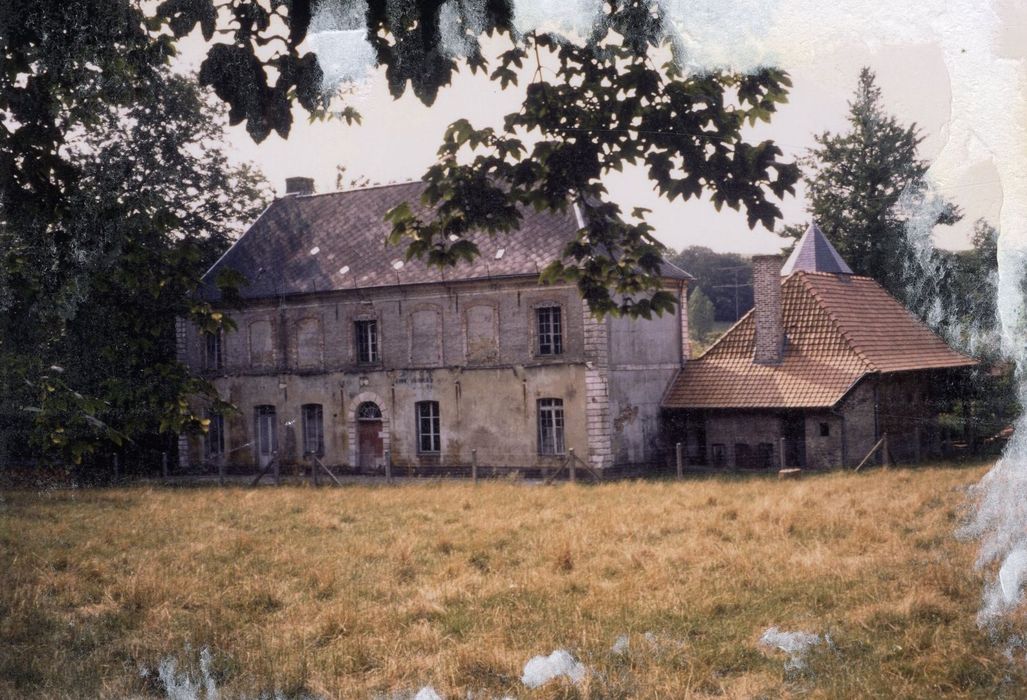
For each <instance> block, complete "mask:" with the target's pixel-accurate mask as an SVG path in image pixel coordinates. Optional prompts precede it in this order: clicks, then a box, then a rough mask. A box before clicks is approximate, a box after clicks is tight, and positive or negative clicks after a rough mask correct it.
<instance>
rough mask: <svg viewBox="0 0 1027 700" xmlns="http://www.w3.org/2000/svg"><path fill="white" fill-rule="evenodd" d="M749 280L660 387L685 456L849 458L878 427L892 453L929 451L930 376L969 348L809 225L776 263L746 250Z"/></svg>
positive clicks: (944, 376) (738, 460) (671, 435)
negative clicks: (747, 288)
mask: <svg viewBox="0 0 1027 700" xmlns="http://www.w3.org/2000/svg"><path fill="white" fill-rule="evenodd" d="M753 284H754V288H755V289H754V292H755V308H753V309H752V310H751V311H750V312H749V313H748V314H746V315H745V316H743V317H742V318H741V319H740V320H739V321H738V322H737V323H736V324H735V325H734V326H733V327H732V328H731V329H730V330H728V331H727V332H726V333H725V334H724V335H723V336H722V337H721V338H720V339H719V340H718V342H716V343H715V344H714V345H713V346H711V347H710V348H709V349H708V350H707V351H706V352H705V353H704V354H703V355H702V356H701V357H699V358H698V359H696V360H693V361H690V362H688V363H687V364H686V366H685V367H684V368H683V369H682V370H681V372H680V373H679V374H678V376H677V377H676V378H675V379H674V381H673V383H672V384H671V386H670V388H669V389H668V391H667V394H666V396H665V397H664V400H663V406H664V409H665V425H666V430H667V432H668V440H669V441H671V442H675V441H680V442H682V443H684V451H685V455H686V456H687V459H688V462H689V463H690V464H701V465H709V466H714V467H735V468H780V467H782V466H788V467H792V466H797V467H814V468H816V467H837V466H843V465H844V466H855V465H856V464H858V463H859V462H860V461H861V460H862V459H863V458H864V456H866V455H867V454H868V452H869V451H870V450H871V448H873V447H874V446H875V445H876V444H877V442H878V441H879V439H880V438H881V437H882V436H883V435H884V434H885V433H887V435H888V442H887V444H888V447H889V450H890V453H891V455H892V457H893V458H894V459H895V460H896V461H899V462H915V461H920V460H921V459H924V458H927V457H929V456H935V455H936V454H937V453H938V451H939V439H938V434H939V431H938V426H937V412H938V409H937V403H936V402H935V401H934V400H933V398H934V397H935V396H936V395H937V387H938V386H939V384H940V383H942V382H946V381H948V380H949V379H951V373H954V372H960V371H965V369H966V368H968V367H970V366H972V365H974V364H975V361H974V360H973V359H971V358H969V357H966V356H965V355H962V354H960V353H958V352H956V351H955V350H953V349H951V348H950V347H949V346H948V345H946V343H945V342H944V341H943V340H942V339H941V338H939V337H938V336H937V335H935V334H934V333H933V332H932V331H931V330H930V329H929V328H928V327H927V326H925V325H924V324H923V323H921V322H920V321H919V320H918V319H916V318H915V317H914V316H913V315H912V314H911V313H910V312H909V311H908V310H907V309H905V308H904V307H903V306H902V305H901V304H900V303H899V302H898V301H897V300H896V299H895V298H894V297H892V296H891V295H890V294H888V293H887V292H886V291H885V290H884V289H883V288H882V287H881V286H880V285H879V284H878V283H877V282H875V281H874V280H873V279H870V278H869V277H861V276H857V275H854V274H853V273H852V270H851V269H850V268H849V266H848V265H847V264H846V263H845V261H844V260H842V258H841V256H840V255H839V254H838V252H837V251H836V250H835V249H834V247H833V246H832V245H831V243H830V242H829V241H828V240H827V238H826V237H825V236H824V234H823V233H822V232H821V231H820V229H819V228H818V227H817V226H816V225H815V224H814V225H812V226H811V227H810V228H809V229H808V230H807V231H806V233H805V235H803V237H802V238H801V239H800V240H799V242H798V243H797V244H796V246H795V248H794V250H793V251H792V254H791V256H790V257H789V258H788V260H787V262H785V263H784V265H783V266H782V263H781V258H780V257H779V256H756V257H755V258H754V260H753Z"/></svg>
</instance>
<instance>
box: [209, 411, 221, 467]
mask: <svg viewBox="0 0 1027 700" xmlns="http://www.w3.org/2000/svg"><path fill="white" fill-rule="evenodd" d="M207 420H209V421H210V423H209V424H208V425H207V435H206V436H205V437H204V444H205V448H206V453H207V457H208V459H216V458H218V457H221V456H222V455H224V454H225V417H224V416H222V415H220V414H218V413H210V412H208V413H207Z"/></svg>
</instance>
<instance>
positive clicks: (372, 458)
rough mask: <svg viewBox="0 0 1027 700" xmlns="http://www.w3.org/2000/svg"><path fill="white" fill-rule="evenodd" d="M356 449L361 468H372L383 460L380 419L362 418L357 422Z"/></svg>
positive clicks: (383, 448)
mask: <svg viewBox="0 0 1027 700" xmlns="http://www.w3.org/2000/svg"><path fill="white" fill-rule="evenodd" d="M357 451H358V453H359V455H358V463H359V466H360V468H361V469H362V470H363V469H373V468H375V467H377V466H378V465H379V464H381V463H382V462H383V461H384V458H385V444H384V442H383V441H382V422H381V421H380V420H362V421H360V422H359V423H357Z"/></svg>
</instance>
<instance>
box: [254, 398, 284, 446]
mask: <svg viewBox="0 0 1027 700" xmlns="http://www.w3.org/2000/svg"><path fill="white" fill-rule="evenodd" d="M266 415H269V416H273V418H274V420H273V421H271V431H270V433H268V447H270V451H269V452H263V451H262V449H261V448H262V445H261V444H260V438H262V437H264V434H263V433H262V432H261V430H260V419H261V418H262V417H263V416H266ZM253 432H254V436H253V438H254V442H255V443H256V445H255V446H256V448H257V454H258V455H268V456H271V457H273V456H274V455H275V454H277V452H278V408H277V407H276V406H275V405H274V404H257V405H256V406H254V407H253Z"/></svg>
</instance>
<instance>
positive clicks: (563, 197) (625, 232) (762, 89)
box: [386, 0, 798, 317]
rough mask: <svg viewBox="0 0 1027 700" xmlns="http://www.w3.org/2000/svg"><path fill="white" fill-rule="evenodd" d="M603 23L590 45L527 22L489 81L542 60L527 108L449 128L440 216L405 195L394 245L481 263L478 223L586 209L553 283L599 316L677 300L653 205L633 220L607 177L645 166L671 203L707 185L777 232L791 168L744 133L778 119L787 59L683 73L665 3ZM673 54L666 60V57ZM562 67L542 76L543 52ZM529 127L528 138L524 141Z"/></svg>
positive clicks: (502, 223)
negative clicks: (472, 236) (665, 285)
mask: <svg viewBox="0 0 1027 700" xmlns="http://www.w3.org/2000/svg"><path fill="white" fill-rule="evenodd" d="M604 19H605V21H604V22H602V23H600V24H598V25H597V27H596V29H595V30H594V32H593V34H592V35H591V36H590V37H588V39H587V40H586V41H584V42H582V43H580V44H579V43H573V42H570V41H564V40H561V39H560V38H559V37H554V36H553V35H551V34H544V33H539V32H528V33H527V34H525V35H524V36H523V37H521V38H520V40H519V41H518V42H517V43H516V44H515V46H514V47H513V48H512V49H510V50H508V51H506V52H504V53H503V54H501V55H500V57H499V66H498V67H497V68H496V69H495V70H494V71H493V73H492V77H493V78H494V79H496V78H498V79H499V80H500V81H501V82H502V83H503V84H506V83H513V82H516V73H515V72H514V70H513V68H514V67H521V66H522V65H523V62H524V61H525V60H528V59H529V57H530V56H534V57H535V61H536V66H537V68H536V71H535V75H534V78H533V80H532V82H531V83H530V84H529V85H528V86H527V87H526V90H525V99H524V102H523V103H522V105H521V109H520V110H519V111H517V112H515V113H512V114H509V115H507V116H506V119H505V122H504V126H503V128H502V129H501V130H498V131H497V130H494V129H491V128H485V129H475V128H474V127H473V126H472V125H471V124H470V123H469V122H467V121H466V120H459V121H457V122H455V123H453V124H452V125H450V127H449V128H448V129H447V130H446V133H445V135H444V137H443V144H442V146H441V147H440V149H439V151H438V156H439V157H438V161H437V163H436V164H435V165H433V166H432V167H431V168H429V170H428V172H427V173H425V175H424V178H423V179H424V180H425V182H426V183H427V187H426V190H425V194H424V197H423V203H424V204H426V205H427V209H428V211H429V212H430V215H419V214H416V213H415V212H414V210H413V208H411V207H410V206H409V205H406V204H404V205H400V206H399V207H396V208H395V209H393V210H392V211H391V212H389V214H388V216H387V217H386V218H387V219H388V220H389V221H390V222H391V223H392V226H393V228H392V234H391V236H390V241H391V242H392V243H394V244H399V243H403V242H405V243H406V244H407V246H408V247H407V257H408V258H409V257H418V258H423V259H425V260H427V261H428V263H429V264H433V265H449V264H455V263H456V262H457V261H459V260H461V259H472V258H473V257H474V256H476V255H477V254H478V250H477V247H476V246H475V245H474V243H473V242H472V241H470V240H468V238H467V235H468V233H469V232H471V231H481V230H483V231H487V232H489V233H502V232H509V231H513V230H516V228H517V226H518V225H519V222H520V218H521V209H522V208H527V207H532V208H535V209H536V210H547V211H565V210H566V209H567V208H568V207H569V206H571V205H572V204H576V205H577V206H578V207H580V209H581V211H582V213H583V215H584V225H583V227H582V228H581V230H580V231H579V233H578V236H577V238H576V239H574V240H573V241H571V242H570V243H568V244H567V246H566V247H565V248H564V250H563V257H562V259H560V260H555V261H552V262H551V263H550V264H549V265H548V266H547V267H546V269H545V270H544V271H543V274H542V280H543V281H544V282H553V281H557V280H562V281H571V282H574V283H576V284H577V286H578V288H579V290H580V291H581V294H582V296H583V297H584V299H585V300H586V301H587V303H588V305H589V307H590V309H591V310H592V311H593V313H596V314H598V315H602V314H605V313H614V314H630V315H640V316H643V317H649V316H650V315H651V314H653V313H662V312H664V311H667V310H670V309H672V308H673V305H674V303H675V302H674V298H673V295H672V294H669V293H668V292H666V291H664V290H663V289H662V288H661V282H660V279H659V273H658V270H659V264H660V259H661V257H662V254H663V253H664V252H665V249H664V248H663V246H662V245H660V244H659V242H658V241H656V239H655V238H653V236H652V229H651V227H650V226H649V225H648V224H646V223H645V221H644V218H643V217H644V213H645V211H644V210H638V209H636V210H635V211H634V212H633V213H632V216H631V219H632V220H630V221H629V220H627V219H626V218H625V217H624V216H623V215H622V212H621V210H620V208H619V207H618V206H617V205H616V204H614V203H611V202H609V201H606V194H607V193H606V189H605V187H604V186H603V177H604V176H605V175H607V174H609V173H610V172H611V171H614V170H616V171H620V170H622V169H623V168H624V167H625V166H626V165H635V164H637V165H644V166H646V168H647V174H648V177H649V179H650V181H651V182H652V185H653V187H654V189H656V191H657V192H658V193H659V194H661V195H662V196H663V197H665V198H667V199H668V200H671V201H673V200H674V199H676V198H678V197H681V198H682V199H683V200H687V199H690V198H691V197H698V196H700V195H701V194H702V193H703V192H706V193H708V194H709V196H710V198H711V200H712V202H713V204H714V206H716V207H717V208H718V209H720V207H722V206H723V205H725V204H726V205H728V206H730V207H732V208H734V209H741V208H744V210H745V212H746V215H747V219H748V223H749V226H750V227H754V226H755V225H756V224H757V223H761V224H763V225H764V226H766V227H767V228H773V226H774V224H775V222H776V220H777V219H779V218H780V217H781V212H780V209H779V208H778V207H777V205H776V204H774V203H773V202H772V201H771V199H770V195H773V196H775V197H777V198H782V197H783V196H784V195H785V194H786V193H792V192H793V184H794V183H795V181H796V180H797V178H798V171H797V168H796V167H795V165H794V164H791V163H784V162H781V161H780V160H778V157H779V156H780V155H781V151H780V149H778V148H777V146H775V145H774V144H773V142H771V141H764V142H762V143H759V144H755V145H753V144H749V143H747V142H746V141H745V138H744V134H743V131H742V129H743V126H744V125H745V123H746V122H749V123H755V122H756V121H757V120H769V118H770V116H771V115H772V113H773V112H774V111H775V110H776V105H777V104H778V103H780V102H783V101H784V100H785V96H786V93H787V88H788V86H789V85H790V84H791V83H790V81H789V79H788V77H787V75H786V74H785V73H784V72H782V71H779V70H776V69H764V70H761V71H758V72H756V73H754V74H749V75H737V74H729V73H709V74H703V75H686V74H684V73H683V72H682V71H681V69H680V68H679V67H678V63H677V62H676V61H675V60H674V57H673V56H674V53H675V52H676V45H675V43H674V42H673V37H672V35H671V34H669V33H668V32H667V30H666V28H665V25H664V22H663V16H662V6H661V5H660V4H659V3H657V2H650V1H648V0H628V1H627V2H622V3H611V4H610V5H608V8H607V12H606V15H605V18H604ZM664 50H666V51H669V53H670V54H671V56H672V57H671V58H670V60H667V61H666V62H664V63H663V64H662V65H658V64H657V63H656V59H655V57H656V56H657V55H659V53H660V52H661V51H664ZM542 53H545V54H546V55H547V58H548V59H550V60H551V61H552V62H553V63H555V65H556V69H555V77H554V79H552V80H549V79H547V78H545V77H544V73H543V69H542V59H541V57H540V55H541V54H542ZM529 135H530V136H532V137H534V138H535V140H534V143H533V144H531V145H530V146H528V145H526V144H525V142H524V141H523V140H522V137H525V136H529Z"/></svg>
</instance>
